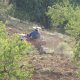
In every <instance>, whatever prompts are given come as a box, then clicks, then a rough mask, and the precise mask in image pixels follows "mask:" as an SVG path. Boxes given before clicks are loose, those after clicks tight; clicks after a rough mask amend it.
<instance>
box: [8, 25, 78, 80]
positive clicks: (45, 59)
mask: <svg viewBox="0 0 80 80" xmlns="http://www.w3.org/2000/svg"><path fill="white" fill-rule="evenodd" d="M31 26H33V25H30V29H29V28H28V27H27V25H25V26H24V24H21V23H17V25H16V26H13V25H11V24H10V25H7V30H8V32H9V33H10V34H14V33H28V32H29V31H31V28H32V27H31ZM41 33H42V38H43V39H44V40H45V41H46V45H45V46H44V47H45V50H48V52H47V53H46V54H42V55H40V54H39V53H34V54H29V55H28V61H29V63H30V64H32V65H33V68H34V72H33V76H32V78H31V79H27V80H79V79H78V78H77V76H76V73H77V71H78V68H77V67H76V66H75V65H74V64H73V63H72V62H71V60H72V59H71V57H72V53H73V52H72V50H71V49H72V48H71V47H70V45H69V43H70V42H71V41H70V40H69V39H70V38H69V37H68V36H66V35H63V34H60V33H57V32H54V33H51V32H49V31H46V30H44V31H41ZM67 54H68V55H67ZM69 56H71V57H69ZM26 61H27V58H26V56H25V58H24V62H23V63H24V64H25V63H26Z"/></svg>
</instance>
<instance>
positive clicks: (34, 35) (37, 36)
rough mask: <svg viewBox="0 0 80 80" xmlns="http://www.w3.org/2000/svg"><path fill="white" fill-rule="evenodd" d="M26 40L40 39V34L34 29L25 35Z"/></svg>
mask: <svg viewBox="0 0 80 80" xmlns="http://www.w3.org/2000/svg"><path fill="white" fill-rule="evenodd" d="M27 38H29V39H40V33H39V30H38V28H36V27H35V28H34V30H33V31H32V32H30V33H29V34H27Z"/></svg>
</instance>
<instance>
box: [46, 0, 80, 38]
mask: <svg viewBox="0 0 80 80" xmlns="http://www.w3.org/2000/svg"><path fill="white" fill-rule="evenodd" d="M47 15H48V16H49V17H50V18H51V22H52V25H53V28H54V26H55V27H57V26H58V25H59V24H63V23H64V21H66V20H67V21H68V24H67V26H66V27H65V29H66V32H67V33H69V34H70V35H72V36H74V37H76V36H77V34H79V33H80V8H79V6H74V5H73V4H71V3H70V2H69V0H63V2H60V3H57V4H55V5H53V6H52V7H49V10H48V13H47Z"/></svg>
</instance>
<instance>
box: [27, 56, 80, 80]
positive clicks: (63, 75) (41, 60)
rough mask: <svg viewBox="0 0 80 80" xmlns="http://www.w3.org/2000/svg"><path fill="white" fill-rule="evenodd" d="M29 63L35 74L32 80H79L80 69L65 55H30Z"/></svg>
mask: <svg viewBox="0 0 80 80" xmlns="http://www.w3.org/2000/svg"><path fill="white" fill-rule="evenodd" d="M28 58H29V63H30V64H32V65H33V68H34V72H33V76H32V78H31V79H30V80H79V79H78V78H77V76H76V73H77V71H78V68H77V67H76V66H75V65H74V64H73V63H72V62H71V60H70V59H69V58H68V57H65V56H63V55H53V56H52V55H50V54H48V55H46V54H43V55H30V56H28Z"/></svg>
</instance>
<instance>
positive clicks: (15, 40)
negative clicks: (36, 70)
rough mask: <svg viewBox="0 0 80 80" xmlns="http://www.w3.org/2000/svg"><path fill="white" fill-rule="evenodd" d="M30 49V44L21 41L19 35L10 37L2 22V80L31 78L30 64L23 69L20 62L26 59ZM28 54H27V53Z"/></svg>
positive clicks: (0, 44)
mask: <svg viewBox="0 0 80 80" xmlns="http://www.w3.org/2000/svg"><path fill="white" fill-rule="evenodd" d="M29 49H30V44H29V43H28V42H25V41H23V42H22V41H20V39H19V37H18V36H17V35H13V36H10V37H9V36H8V33H7V32H6V28H5V25H4V24H3V23H2V22H0V80H3V79H5V78H6V77H7V78H8V80H17V79H18V78H19V79H21V80H23V79H24V78H26V77H31V75H32V71H31V70H28V67H29V64H25V65H24V66H23V67H21V66H22V65H21V63H20V61H21V60H22V58H24V57H23V56H24V55H22V54H23V52H24V51H28V50H29ZM26 53H27V52H26Z"/></svg>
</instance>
